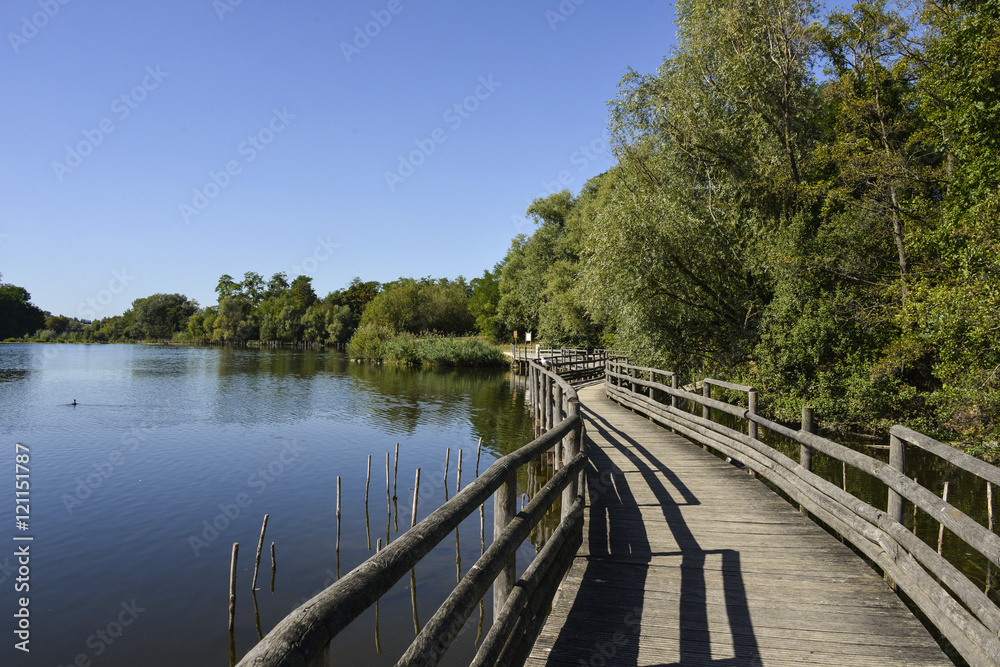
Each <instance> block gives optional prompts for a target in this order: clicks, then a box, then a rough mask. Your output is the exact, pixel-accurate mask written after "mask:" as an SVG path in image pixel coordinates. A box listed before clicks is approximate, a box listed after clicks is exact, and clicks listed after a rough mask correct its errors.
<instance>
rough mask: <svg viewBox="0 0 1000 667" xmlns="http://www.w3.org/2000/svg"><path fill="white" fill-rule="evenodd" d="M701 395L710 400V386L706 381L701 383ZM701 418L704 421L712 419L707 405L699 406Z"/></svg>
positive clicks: (710, 410)
mask: <svg viewBox="0 0 1000 667" xmlns="http://www.w3.org/2000/svg"><path fill="white" fill-rule="evenodd" d="M701 395H702V396H704V397H705V398H712V385H710V384H709V383H708V379H707V378H706V379H705V381H703V382H702V383H701ZM701 416H702V417H703V418H705V419H711V418H712V408H710V407H708V406H707V405H703V406H701Z"/></svg>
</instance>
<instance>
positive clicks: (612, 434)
mask: <svg viewBox="0 0 1000 667" xmlns="http://www.w3.org/2000/svg"><path fill="white" fill-rule="evenodd" d="M580 402H581V405H582V408H583V412H584V416H585V419H586V429H587V437H586V447H587V453H588V455H589V457H590V468H589V470H588V480H587V481H588V484H587V493H588V503H587V504H588V508H587V509H588V511H587V519H586V523H585V525H584V538H583V546H582V547H581V548H580V551H579V553H578V554H577V557H576V559H575V560H574V563H573V566H572V568H571V569H570V571H569V574H568V575H567V576H566V579H565V580H564V581H563V584H562V586H561V588H560V593H559V595H558V597H557V599H556V602H555V603H554V607H553V610H552V613H551V615H550V616H549V619H548V621H547V623H546V625H545V628H544V629H543V631H542V634H541V636H540V637H539V639H538V641H537V642H536V643H535V647H534V649H533V650H532V653H531V656H530V657H529V659H528V660H527V662H526V663H525V664H526V665H531V666H533V667H535V666H539V665H553V666H563V665H565V666H567V667H568V666H570V665H571V666H572V667H581V666H583V667H586V666H593V667H601V666H603V665H607V666H611V665H629V666H635V667H638V666H640V665H641V666H658V667H659V666H664V665H685V666H686V665H705V666H713V667H715V666H719V667H722V666H727V667H728V666H737V665H740V666H744V665H745V666H747V667H770V666H772V665H795V666H801V667H805V666H806V665H831V666H833V665H835V666H837V667H844V666H852V665H879V666H889V665H899V666H903V665H906V666H913V665H952V661H951V660H949V659H948V658H947V657H946V656H945V655H944V653H943V652H942V651H941V649H940V648H939V647H938V645H937V643H936V642H935V641H934V640H933V639H932V638H931V636H930V634H929V633H928V632H927V630H926V629H925V628H924V626H923V625H922V624H921V623H920V622H919V621H918V620H917V619H916V618H915V617H914V616H913V615H912V614H911V613H910V612H909V610H908V609H907V608H906V606H905V605H904V604H903V603H902V602H901V601H900V600H899V598H898V597H897V596H896V595H895V594H894V593H893V592H892V591H891V590H890V589H889V587H888V586H887V585H886V584H885V583H884V582H883V581H882V579H881V577H879V576H878V575H877V574H876V573H875V572H874V571H873V570H872V569H871V568H870V567H869V566H868V565H867V564H865V563H864V562H863V561H861V559H860V558H859V557H858V556H856V555H855V554H854V553H853V552H852V551H851V550H850V549H848V548H847V547H845V546H844V545H843V544H841V543H840V542H839V541H838V540H837V539H836V538H835V537H833V536H831V535H830V534H829V533H827V532H825V531H824V530H823V529H821V528H820V527H819V526H817V525H816V524H815V523H813V522H812V521H810V520H809V519H807V518H805V517H803V516H802V515H801V514H799V512H798V511H797V510H796V509H795V508H793V507H792V506H791V505H789V504H788V503H786V502H785V501H784V500H782V499H781V498H779V497H778V496H777V495H776V494H774V493H773V492H771V491H770V490H769V489H768V488H767V487H765V486H764V485H763V484H762V483H761V482H759V481H758V480H756V479H754V478H752V477H750V476H749V475H747V474H746V473H745V472H742V471H740V470H738V469H737V468H735V467H733V466H731V465H729V464H727V463H725V462H724V461H722V460H721V459H719V458H718V457H716V456H714V455H712V454H710V453H708V452H706V451H704V450H703V449H701V448H700V447H699V446H697V445H693V444H691V443H690V442H689V441H688V440H686V439H684V438H682V437H681V436H678V435H675V434H673V433H671V432H669V431H667V430H665V429H663V428H660V427H658V426H656V425H655V424H653V423H652V422H650V421H648V420H646V419H644V418H642V417H640V416H638V415H635V414H633V413H632V412H631V411H629V410H626V409H625V408H622V407H621V406H619V405H617V404H616V403H613V402H611V401H609V400H608V399H607V398H606V396H605V394H604V385H603V383H600V384H591V385H586V386H584V387H582V388H581V389H580Z"/></svg>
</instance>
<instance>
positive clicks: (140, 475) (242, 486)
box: [0, 345, 531, 667]
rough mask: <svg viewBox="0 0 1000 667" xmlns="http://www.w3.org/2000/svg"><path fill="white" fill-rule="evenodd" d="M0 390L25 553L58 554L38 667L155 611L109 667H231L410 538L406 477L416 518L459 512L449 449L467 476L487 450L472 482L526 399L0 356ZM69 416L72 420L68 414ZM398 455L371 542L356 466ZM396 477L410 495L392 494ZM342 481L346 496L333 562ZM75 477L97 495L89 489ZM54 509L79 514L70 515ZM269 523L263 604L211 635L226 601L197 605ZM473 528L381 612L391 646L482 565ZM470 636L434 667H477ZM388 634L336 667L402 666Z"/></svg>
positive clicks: (367, 372) (328, 379) (210, 357)
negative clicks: (292, 616)
mask: <svg viewBox="0 0 1000 667" xmlns="http://www.w3.org/2000/svg"><path fill="white" fill-rule="evenodd" d="M47 352H51V354H48V355H47V354H46V353H47ZM0 375H2V380H0V405H2V406H3V410H0V431H2V432H3V433H4V434H5V436H6V437H7V438H8V439H9V440H10V441H11V442H25V443H27V444H29V445H31V446H32V451H33V460H32V463H33V468H32V475H33V480H32V481H35V479H37V480H38V481H39V488H40V489H44V493H43V492H39V494H38V495H37V496H36V497H35V498H33V499H34V500H36V501H37V502H38V507H37V510H38V512H39V516H44V517H45V522H44V523H39V524H38V533H37V535H36V540H38V541H39V543H40V544H41V543H45V544H48V545H50V547H51V548H48V549H46V550H44V551H40V552H39V555H38V556H37V558H38V560H37V564H38V567H39V568H40V569H41V570H43V571H45V572H47V573H49V575H48V576H49V578H48V579H47V586H46V587H44V588H40V590H39V592H38V594H37V600H36V599H33V600H32V602H33V603H35V604H37V605H38V608H39V609H45V623H44V624H40V625H39V628H38V639H39V644H38V646H39V648H38V655H36V660H37V661H38V662H39V664H42V663H44V664H60V663H65V662H66V661H67V657H69V658H72V657H73V656H75V655H76V654H77V653H78V652H79V649H80V647H81V646H82V645H84V644H85V641H86V638H87V637H88V636H89V635H90V634H91V633H92V632H93V628H94V627H96V626H95V625H94V624H95V623H97V624H100V623H102V622H103V623H106V622H107V619H106V618H103V617H104V615H105V613H106V611H105V610H107V609H114V608H116V607H117V606H118V605H119V604H120V603H121V600H123V599H128V600H131V599H133V598H135V599H137V600H139V604H140V605H142V604H144V601H145V600H155V601H156V604H155V605H153V604H150V611H149V612H147V614H145V615H144V616H143V618H142V630H141V632H139V633H136V632H132V631H131V630H130V631H129V632H128V633H126V634H125V635H124V636H123V637H122V638H121V639H120V640H119V641H116V642H115V644H114V646H112V647H110V648H109V649H108V652H107V656H106V659H107V661H108V662H109V664H111V663H114V664H119V663H121V664H131V663H136V664H146V665H151V666H152V667H160V666H161V665H163V666H165V665H176V664H207V663H215V664H224V663H225V661H226V659H227V658H229V659H230V661H231V662H235V661H237V660H238V659H239V657H241V656H242V655H244V654H245V653H246V652H247V651H248V650H249V648H250V647H251V646H252V645H253V644H254V643H256V641H257V639H258V637H259V636H260V634H261V633H263V634H265V635H266V633H267V632H268V631H269V630H270V629H271V628H272V627H274V625H275V624H276V623H278V622H279V621H280V620H281V619H282V618H284V616H285V615H287V614H288V613H289V612H290V611H291V610H292V609H294V608H295V607H297V606H298V605H299V604H301V603H302V602H303V601H304V600H306V599H308V598H309V597H312V596H313V595H315V594H316V593H318V592H319V591H321V590H322V589H323V588H324V587H326V586H328V585H330V584H332V583H333V582H335V581H336V580H337V579H339V578H340V577H341V573H342V572H346V571H348V570H351V569H353V568H354V567H356V566H357V565H358V564H360V563H361V562H363V561H364V560H365V559H366V558H368V557H369V556H371V553H372V549H371V547H372V543H373V542H374V541H375V537H379V538H380V539H381V540H382V541H383V543H388V542H389V541H391V540H393V539H398V537H399V535H400V533H401V532H405V530H406V529H407V528H408V527H409V523H410V522H409V521H408V519H409V518H410V517H408V516H407V515H406V512H407V511H409V510H410V503H409V500H410V499H409V498H407V494H408V493H409V492H410V491H409V490H408V489H409V488H410V487H409V482H410V480H411V479H412V477H410V478H407V476H409V475H413V474H414V471H415V470H416V469H418V468H421V467H423V468H424V469H425V470H426V471H427V472H428V474H427V476H426V477H425V479H424V484H425V489H424V491H425V496H424V507H423V508H422V509H423V510H424V512H423V513H422V514H421V516H419V517H417V518H418V519H419V518H423V516H426V514H429V513H430V512H431V511H433V510H434V509H436V508H437V507H438V506H439V505H440V504H441V503H442V502H443V500H444V496H445V494H444V493H442V490H441V489H440V488H439V485H441V486H443V484H442V482H445V481H446V482H447V483H448V491H447V492H448V495H449V496H453V493H452V490H453V488H454V487H452V486H451V484H455V485H456V486H460V484H461V482H464V481H465V480H461V481H460V480H458V478H457V477H456V478H455V479H452V480H446V478H445V474H444V470H443V469H442V462H443V459H444V458H445V457H446V456H448V454H447V453H446V451H444V450H446V448H447V447H451V449H457V450H458V451H456V452H454V453H455V454H456V456H457V457H459V458H461V459H462V460H463V461H464V460H466V459H468V456H466V455H464V451H463V449H464V448H467V447H470V446H476V444H477V442H479V441H480V440H481V441H482V449H481V451H480V452H479V453H480V455H481V458H482V460H481V464H480V465H479V466H478V468H479V470H477V473H478V472H481V471H482V470H484V469H485V468H486V467H487V466H488V465H489V464H490V462H492V460H493V459H494V458H495V457H496V456H498V455H502V454H503V453H505V452H510V451H513V450H514V449H517V448H519V447H521V446H522V445H524V444H525V443H526V442H527V441H528V440H529V439H530V434H531V420H530V415H528V414H527V413H526V411H524V410H523V409H522V407H521V401H522V400H523V393H522V392H521V390H520V389H519V388H518V386H517V385H512V384H511V382H509V380H508V378H509V376H508V375H507V374H506V373H505V372H502V371H501V372H497V371H463V370H456V369H451V370H444V371H421V370H412V369H398V368H394V367H391V366H364V365H359V364H350V363H348V362H347V360H346V359H345V358H344V356H343V355H342V354H339V353H323V352H317V351H309V350H252V349H251V350H241V349H219V348H181V347H152V346H138V345H136V346H131V345H102V346H97V345H94V346H87V345H64V346H42V345H4V346H0ZM74 397H76V398H77V400H78V401H79V402H80V403H81V405H80V406H79V407H77V408H76V409H72V408H69V407H67V404H68V402H69V401H70V400H72V398H74ZM397 443H398V450H397V451H398V455H396V457H395V458H394V460H393V461H391V462H389V463H390V464H391V470H390V473H391V474H390V480H389V483H387V504H386V523H387V526H386V533H385V534H384V535H382V534H381V523H380V517H379V516H378V511H377V510H376V509H374V508H367V507H366V508H365V509H367V510H368V511H367V512H365V511H363V509H362V507H361V501H362V495H363V494H364V493H365V490H364V476H365V464H366V459H367V457H368V455H370V454H374V455H375V456H379V455H380V454H379V453H380V452H382V453H384V452H386V451H387V450H388V451H390V452H392V451H393V449H394V448H395V446H396V445H397ZM35 452H37V459H36V458H35V456H34V453H35ZM459 452H462V453H461V454H459ZM116 453H117V454H116ZM471 453H472V452H471V451H470V455H471ZM112 454H115V457H114V459H113V460H114V461H115V463H114V464H109V461H111V460H112V458H111V456H112ZM282 457H284V458H282ZM457 460H458V459H456V462H457ZM380 463H381V461H380ZM450 463H451V462H450V460H449V463H448V467H449V468H450ZM466 463H469V464H471V461H466ZM469 467H470V471H471V465H469ZM98 470H100V471H103V473H100V472H98ZM439 471H441V472H440V473H439ZM396 473H398V474H402V475H403V476H404V484H403V486H402V487H399V486H398V481H397V474H396ZM463 474H465V475H466V476H467V473H463ZM36 475H37V478H36V477H35V476H36ZM337 477H341V478H342V480H343V491H342V493H343V498H342V503H343V509H342V517H341V545H340V550H339V551H338V550H337V549H336V539H337V524H336V517H335V515H334V514H335V508H336V503H335V500H336V497H335V488H334V486H335V481H336V478H337ZM78 478H79V479H80V480H86V479H93V480H95V481H94V483H93V484H91V485H90V486H88V487H84V486H83V484H82V482H79V481H78ZM33 486H34V485H33ZM377 486H378V485H376V488H377ZM80 488H82V489H83V490H84V493H85V497H83V498H78V494H77V492H78V489H80ZM63 496H67V497H72V498H73V499H74V504H72V505H71V506H67V505H66V503H65V502H64V500H63ZM398 496H403V501H402V505H403V506H402V507H400V506H399V505H400V503H399V502H398ZM394 497H397V501H396V502H393V499H394ZM237 498H242V499H243V500H241V501H240V502H241V503H243V506H240V507H239V510H240V512H239V514H238V515H237V514H236V512H235V510H234V509H232V508H233V507H234V503H236V501H237ZM123 499H124V500H123ZM76 501H79V502H76ZM247 507H249V508H250V509H247ZM223 508H227V509H223ZM226 511H228V512H229V514H228V515H227V514H226V513H225V512H226ZM490 511H491V507H490V506H489V503H487V506H486V507H484V508H481V510H480V543H481V548H480V553H482V551H483V550H484V548H485V546H486V544H485V542H486V540H485V524H486V523H487V522H489V523H490V524H491V525H492V521H491V516H488V515H489V513H490ZM371 512H374V514H371ZM265 513H268V514H270V516H271V523H269V524H268V535H267V537H268V538H269V539H272V540H273V541H272V548H271V553H272V563H271V566H272V569H271V581H270V585H269V586H268V587H266V588H265V589H264V590H263V591H256V592H259V593H261V595H256V594H254V595H253V596H252V599H248V598H246V596H241V597H240V600H239V604H240V605H242V606H243V609H241V610H240V612H239V613H238V614H237V615H236V619H235V629H234V634H233V636H232V637H230V636H229V633H228V628H225V627H224V626H221V623H220V622H219V618H220V615H221V606H222V605H224V604H225V602H220V604H219V605H214V604H212V605H198V604H196V602H197V601H198V600H200V599H202V597H203V595H204V592H205V591H211V590H217V589H218V588H219V587H220V586H221V585H223V583H222V579H223V577H225V575H226V574H228V569H229V565H230V560H231V559H230V553H229V551H228V546H229V545H230V544H232V543H233V542H241V543H243V544H253V542H255V541H259V539H260V532H261V525H260V523H259V518H251V517H260V516H262V515H263V514H265ZM400 513H402V514H403V516H402V518H400V516H399V515H400ZM108 517H114V520H110V521H109V520H108ZM469 521H470V526H469V527H468V528H466V527H464V526H463V527H462V532H465V533H466V540H465V542H464V543H463V542H462V540H461V533H460V532H458V531H456V539H455V542H454V544H452V542H451V540H445V541H444V542H443V543H442V544H441V545H440V546H439V548H438V549H436V550H435V551H434V552H432V553H431V554H430V555H429V556H428V561H427V565H426V566H425V565H424V564H423V563H422V564H421V565H420V567H422V568H425V569H422V570H421V576H420V586H419V590H418V586H417V576H416V570H415V569H414V570H413V571H412V572H411V573H410V574H411V576H410V577H409V582H407V578H406V577H404V579H403V580H402V581H401V582H399V584H398V586H397V587H396V588H394V589H393V592H391V593H387V594H386V596H384V597H383V599H382V600H381V602H380V607H379V614H380V618H379V620H380V622H381V623H382V624H387V623H390V622H392V624H393V626H392V627H394V628H401V627H404V625H402V624H403V623H405V624H406V625H407V626H408V625H409V623H410V622H411V620H412V623H413V626H414V629H415V632H418V631H419V628H420V623H421V620H422V619H421V618H420V615H419V609H420V608H421V607H424V608H427V609H434V608H436V607H437V605H439V604H440V602H441V600H442V599H443V598H444V597H445V596H446V595H447V593H448V592H450V591H451V589H452V588H453V587H454V582H455V579H456V577H460V576H461V575H462V574H463V569H464V568H463V564H465V565H466V566H467V565H468V563H469V562H470V560H469V559H472V560H475V559H476V558H477V557H478V555H479V554H477V553H476V551H475V542H474V538H473V539H472V540H470V539H469V538H468V535H469V534H472V531H474V530H475V528H474V522H475V516H474V515H473V516H471V517H470V518H469ZM362 522H364V523H362ZM213 524H214V526H213ZM33 528H34V526H33ZM272 531H273V532H272ZM192 540H195V541H194V542H192ZM109 544H114V545H116V548H115V549H108V548H107V545H109ZM277 544H281V545H282V546H281V547H280V548H281V549H282V586H281V587H280V588H279V587H277V585H276V579H277V565H276V557H275V552H276V550H277V548H278V547H277ZM463 549H464V550H465V551H464V552H463ZM0 561H2V559H0ZM247 562H248V563H249V565H248V564H246V563H244V564H243V565H242V566H241V568H242V569H241V571H240V573H239V576H240V577H245V579H244V581H245V582H249V581H250V576H251V575H252V573H253V566H254V563H250V562H249V559H247ZM452 564H454V565H452ZM0 565H2V563H0ZM453 566H454V569H452V568H453ZM453 573H454V576H453ZM179 582H180V583H179ZM407 583H409V588H410V591H409V594H407V591H406V588H407ZM223 595H224V594H223ZM407 598H409V599H407ZM223 599H224V598H223ZM251 605H252V606H253V612H254V613H253V615H252V616H251V614H250V612H251ZM81 610H87V611H81ZM90 610H93V611H90ZM486 611H487V612H488V610H486ZM371 612H372V614H374V610H371ZM367 622H370V621H365V623H367ZM365 627H366V628H370V627H371V626H367V625H366V626H365ZM387 627H389V626H388V625H386V626H385V627H382V628H381V630H386V628H387ZM471 629H472V628H471V625H470V628H469V630H470V633H469V637H468V640H469V641H468V642H467V644H468V647H466V646H464V644H465V642H463V646H460V647H459V646H456V647H455V648H453V651H455V653H456V656H455V657H454V658H453V659H452V658H449V659H448V660H453V661H454V662H447V661H446V662H445V663H442V664H463V662H464V664H468V661H469V660H470V659H471V654H472V653H473V652H474V651H473V650H472V644H473V641H472V639H473V637H472V634H473V633H472V632H471ZM381 630H380V644H381V649H382V651H383V654H384V655H379V654H378V653H377V651H373V650H372V645H371V644H372V641H371V639H372V637H371V634H369V632H368V631H367V630H366V631H365V632H364V633H363V637H358V636H357V635H354V634H351V633H350V632H348V633H346V634H344V636H343V638H342V639H340V640H338V644H337V647H338V648H337V651H338V652H337V653H336V655H337V656H338V659H340V660H343V661H346V662H347V664H358V663H364V664H369V665H370V667H377V666H380V665H391V664H394V662H395V659H394V658H393V656H394V655H395V656H398V652H397V651H398V649H399V641H398V640H397V636H398V635H409V633H408V632H402V633H398V632H397V633H390V632H388V631H385V632H381ZM177 636H184V637H185V641H184V642H177V641H176V637H177ZM406 643H409V640H408V639H407V640H406ZM33 644H34V643H33ZM224 644H225V645H226V647H225V648H223V646H224ZM8 648H9V647H8ZM32 648H33V649H34V645H33V646H32ZM5 655H6V654H4V653H2V651H0V663H3V664H6V662H5V660H6V658H5V657H3V656H5Z"/></svg>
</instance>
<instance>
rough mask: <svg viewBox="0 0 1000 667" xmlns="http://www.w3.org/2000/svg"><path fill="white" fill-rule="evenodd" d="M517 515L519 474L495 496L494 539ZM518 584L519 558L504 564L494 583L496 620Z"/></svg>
mask: <svg viewBox="0 0 1000 667" xmlns="http://www.w3.org/2000/svg"><path fill="white" fill-rule="evenodd" d="M516 515H517V472H516V471H514V472H513V473H511V475H510V477H508V478H507V481H506V482H504V483H503V485H501V486H500V488H499V489H497V490H496V493H494V494H493V539H494V540H497V539H499V538H500V534H501V533H503V531H504V529H505V528H506V527H507V524H509V523H510V522H511V521H513V520H514V517H515V516H516ZM515 583H517V557H516V555H515V556H512V557H511V559H510V560H509V561H508V562H507V563H505V564H504V566H503V569H502V570H501V571H500V574H499V575H497V578H496V580H495V581H494V582H493V616H494V618H496V616H497V614H499V613H500V610H501V609H503V605H504V602H506V601H507V596H508V595H510V593H511V591H512V590H514V584H515Z"/></svg>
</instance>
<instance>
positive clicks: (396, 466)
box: [392, 442, 399, 500]
mask: <svg viewBox="0 0 1000 667" xmlns="http://www.w3.org/2000/svg"><path fill="white" fill-rule="evenodd" d="M398 477H399V443H398V442H397V443H396V458H395V459H394V461H393V464H392V499H393V500H396V479H397V478H398Z"/></svg>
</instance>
